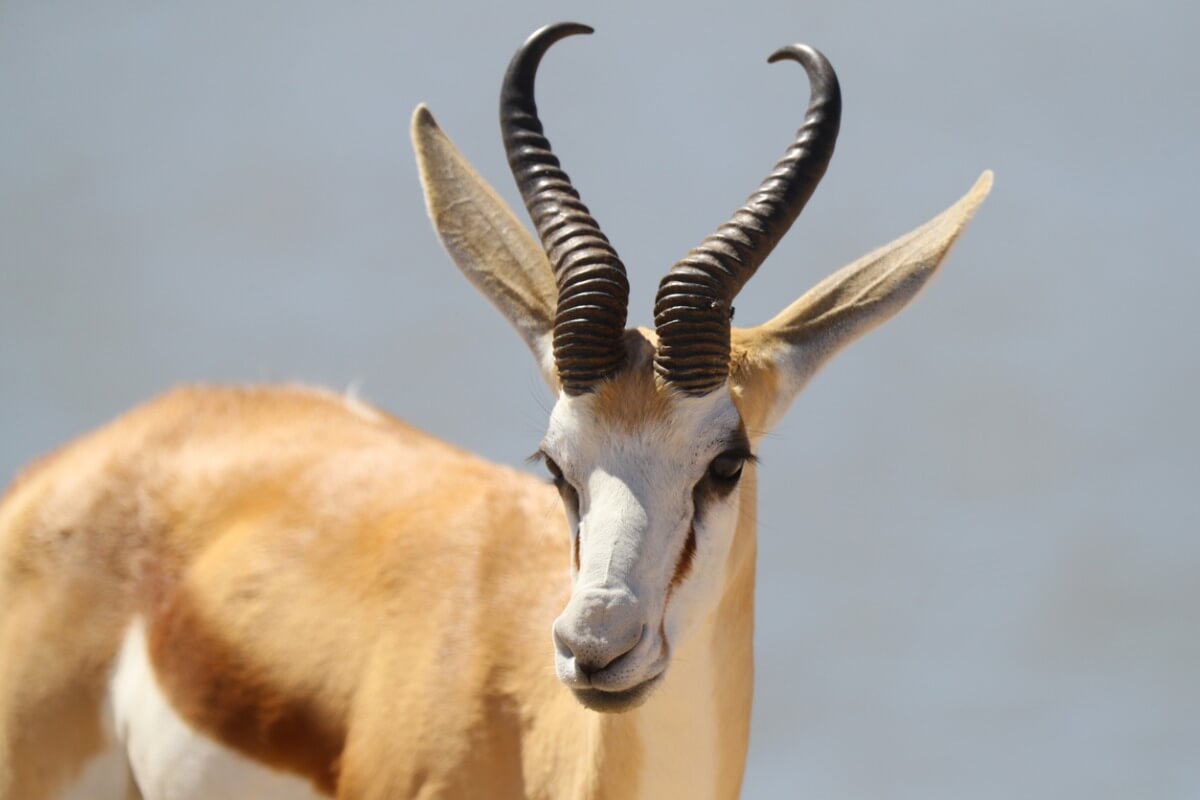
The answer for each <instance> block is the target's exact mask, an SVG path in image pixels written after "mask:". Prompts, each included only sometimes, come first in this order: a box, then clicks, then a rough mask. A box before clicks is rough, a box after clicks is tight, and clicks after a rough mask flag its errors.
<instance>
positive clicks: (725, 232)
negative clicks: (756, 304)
mask: <svg viewBox="0 0 1200 800" xmlns="http://www.w3.org/2000/svg"><path fill="white" fill-rule="evenodd" d="M783 59H789V60H792V61H799V62H800V63H801V64H802V65H803V66H804V70H805V72H807V73H808V81H809V84H810V85H811V97H810V99H809V103H808V111H807V113H806V114H805V116H804V124H803V126H801V128H800V131H799V133H798V134H797V136H796V140H795V141H794V142H793V143H792V146H791V147H789V148H788V149H787V152H786V153H784V156H783V158H782V159H780V161H779V163H777V164H776V165H775V169H774V170H772V171H771V174H770V175H768V176H767V178H766V180H764V181H763V183H762V185H761V186H760V187H759V188H758V191H756V192H755V193H754V194H752V195H750V198H749V199H748V200H747V201H746V204H745V205H743V206H742V207H741V208H739V209H738V210H737V211H735V212H734V214H733V217H732V219H730V220H729V221H728V222H726V223H725V224H724V225H722V226H721V227H719V228H717V232H716V233H714V234H712V235H711V236H709V237H708V238H707V239H705V240H704V241H703V242H701V243H700V246H699V247H697V248H696V249H695V250H692V251H691V252H690V253H688V254H687V256H685V257H684V258H683V260H682V261H680V262H679V263H677V264H676V265H675V266H673V267H672V268H671V270H670V272H668V273H667V275H666V277H665V278H663V279H662V282H661V283H660V284H659V287H658V296H657V297H656V298H655V302H654V326H655V329H656V330H657V331H658V350H657V352H656V353H655V355H654V368H655V370H656V371H657V372H658V374H659V375H660V376H662V378H663V379H664V380H665V381H666V382H667V383H669V384H671V385H673V386H675V387H676V388H677V389H679V390H681V391H683V392H685V393H687V394H692V395H702V394H707V393H708V392H711V391H712V390H714V389H716V388H717V387H719V386H720V385H721V384H722V383H724V382H725V379H726V378H727V377H728V374H729V347H730V342H729V332H730V320H731V318H732V316H733V307H732V305H731V304H732V302H733V298H734V297H735V296H736V295H737V293H738V292H739V291H740V290H741V288H742V286H744V285H745V283H746V281H748V280H750V276H751V275H753V274H754V271H755V270H757V269H758V267H759V265H760V264H762V262H763V261H764V260H765V259H766V257H767V256H768V255H769V254H770V252H771V250H772V249H773V248H774V247H775V245H776V244H778V243H779V240H780V239H782V238H783V235H784V234H785V233H787V230H788V228H790V227H791V225H792V223H793V222H795V220H796V217H797V216H799V215H800V211H801V210H802V209H803V208H804V204H805V203H807V202H808V199H809V198H810V197H811V196H812V193H813V191H814V190H815V189H816V188H817V184H818V183H820V181H821V176H823V175H824V174H825V168H826V167H827V166H829V159H830V158H831V157H832V156H833V146H834V143H835V142H836V141H837V134H838V124H839V121H840V119H841V114H842V94H841V89H840V88H839V87H838V79H837V75H836V74H835V73H834V71H833V67H832V66H831V65H830V64H829V61H828V60H827V59H826V58H825V56H823V55H821V53H820V52H818V51H817V50H815V49H814V48H812V47H808V46H807V45H802V44H793V45H788V46H787V47H781V48H780V49H778V50H776V51H775V52H774V53H773V54H772V55H771V57H770V58H769V59H767V60H768V61H769V62H772V63H774V62H776V61H780V60H783Z"/></svg>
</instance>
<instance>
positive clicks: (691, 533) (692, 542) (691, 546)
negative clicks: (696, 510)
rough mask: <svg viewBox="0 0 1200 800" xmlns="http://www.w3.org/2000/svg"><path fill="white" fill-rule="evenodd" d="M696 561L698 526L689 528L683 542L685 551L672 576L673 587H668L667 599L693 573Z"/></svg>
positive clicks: (681, 553)
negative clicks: (693, 565) (693, 564)
mask: <svg viewBox="0 0 1200 800" xmlns="http://www.w3.org/2000/svg"><path fill="white" fill-rule="evenodd" d="M695 560H696V525H695V523H693V524H691V525H689V526H688V533H687V538H686V539H684V541H683V550H682V551H681V552H680V553H679V560H678V561H676V562H675V574H674V575H672V576H671V585H670V586H668V587H667V597H668V598H669V597H670V596H671V593H672V592H674V591H675V587H676V586H678V585H679V584H681V583H683V581H684V578H686V577H687V576H688V574H689V573H690V572H691V571H692V562H693V561H695Z"/></svg>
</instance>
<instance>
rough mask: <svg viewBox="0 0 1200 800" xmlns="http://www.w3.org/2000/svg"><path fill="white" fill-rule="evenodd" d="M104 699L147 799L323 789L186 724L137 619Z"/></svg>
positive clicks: (271, 797)
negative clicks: (159, 677)
mask: <svg viewBox="0 0 1200 800" xmlns="http://www.w3.org/2000/svg"><path fill="white" fill-rule="evenodd" d="M109 699H110V702H111V707H112V719H113V725H114V733H115V739H116V741H117V742H118V743H119V744H120V745H121V746H122V747H123V749H124V751H125V755H126V756H127V758H128V763H129V769H130V770H131V771H132V773H133V777H134V780H135V781H136V782H137V786H138V788H139V789H140V790H141V794H142V797H143V798H144V799H145V800H213V798H221V800H284V798H286V799H287V800H309V798H314V799H315V798H321V797H323V795H321V794H319V793H318V792H317V791H316V790H315V789H314V788H313V786H312V784H311V783H309V782H308V781H307V780H305V779H303V778H300V777H297V776H295V775H291V774H288V773H285V772H278V771H276V770H273V769H271V768H270V767H267V766H265V765H263V764H261V763H259V762H257V761H253V760H251V759H248V758H246V757H244V756H242V755H241V754H239V753H237V752H235V751H233V750H231V749H229V748H227V747H224V746H223V745H221V744H219V743H218V742H215V741H213V740H212V739H209V738H207V737H206V736H204V735H203V734H201V733H199V732H198V731H196V730H195V729H193V728H192V727H190V726H189V725H188V723H187V722H186V721H184V720H183V719H182V718H181V717H180V716H179V715H178V714H177V713H176V712H175V710H174V709H173V708H172V707H171V705H170V703H168V702H167V698H166V697H165V696H164V695H163V693H162V691H161V690H160V689H159V686H158V682H157V681H156V680H155V678H154V672H153V670H152V669H151V666H150V660H149V656H148V653H147V650H146V631H145V626H144V625H143V623H142V621H141V620H140V619H139V620H135V621H134V623H133V624H132V625H131V626H130V628H129V630H128V632H127V633H126V634H125V640H124V642H123V643H122V645H121V651H120V654H119V655H118V656H117V661H116V664H115V665H114V668H113V672H112V679H111V682H110V684H109ZM92 797H95V798H97V800H99V798H100V797H102V796H100V795H92Z"/></svg>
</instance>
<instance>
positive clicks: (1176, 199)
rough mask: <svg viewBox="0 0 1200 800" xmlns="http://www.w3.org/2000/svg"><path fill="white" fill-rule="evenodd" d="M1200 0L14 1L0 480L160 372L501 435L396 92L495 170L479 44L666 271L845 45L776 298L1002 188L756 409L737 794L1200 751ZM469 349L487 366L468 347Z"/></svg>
mask: <svg viewBox="0 0 1200 800" xmlns="http://www.w3.org/2000/svg"><path fill="white" fill-rule="evenodd" d="M1195 9H1196V7H1195V5H1194V4H1185V3H1183V2H1178V3H1170V2H1157V3H1147V4H1142V5H1140V6H1135V4H1130V3H1112V2H1084V1H1083V0H1078V2H1059V3H1045V2H1031V0H1011V1H1010V2H1003V3H998V2H972V3H953V4H951V3H938V2H934V0H911V1H910V2H905V3H886V4H885V3H865V2H844V1H840V2H837V3H833V2H829V3H815V2H795V0H792V1H791V2H752V3H744V4H739V5H736V6H735V5H734V4H733V3H720V4H713V3H703V2H693V3H683V2H674V3H663V4H649V3H645V2H643V3H636V4H634V3H608V4H605V5H604V6H603V7H601V6H599V5H598V4H596V5H594V6H593V5H592V4H584V3H578V2H522V3H518V4H512V3H494V2H484V0H477V1H476V2H470V3H466V2H463V3H459V2H443V3H441V4H432V3H422V4H405V3H399V2H391V3H341V4H337V5H334V4H319V5H318V4H307V3H295V2H289V3H253V4H250V3H235V2H227V1H223V2H207V3H202V4H201V3H193V4H173V3H172V4H168V3H157V4H152V3H132V2H125V1H124V0H113V1H112V2H106V3H90V2H65V1H64V2H53V3H47V2H34V0H6V1H5V2H0V376H2V384H0V386H2V388H0V481H5V482H6V481H7V480H8V478H10V477H11V476H12V475H13V474H14V473H15V471H16V470H17V469H18V468H19V467H20V466H21V465H22V464H23V463H25V462H27V461H29V460H30V459H32V458H34V457H35V456H37V455H38V454H40V453H43V452H45V451H47V450H48V449H50V448H53V447H54V446H55V445H58V444H59V443H62V442H64V441H66V440H69V439H70V438H72V437H74V436H76V435H77V434H80V433H82V432H84V431H87V430H89V429H91V428H93V427H95V426H97V425H99V424H100V423H102V422H104V421H106V420H108V419H110V418H111V417H113V416H115V415H116V414H118V413H119V412H121V411H122V410H123V409H126V408H128V407H129V406H131V405H133V404H135V403H137V402H139V401H141V400H143V399H145V398H147V397H149V396H151V395H153V394H155V393H157V392H160V391H162V390H163V389H165V388H166V387H168V386H170V385H172V384H175V383H178V382H182V381H213V382H227V381H255V382H258V381H303V382H310V383H318V384H324V385H328V386H331V387H334V388H338V389H341V388H345V387H348V386H351V385H354V386H357V387H359V391H360V392H361V394H362V395H364V396H365V397H366V398H367V399H369V400H371V401H373V402H375V403H377V404H379V405H381V406H382V407H384V408H385V409H387V410H389V411H391V412H393V413H396V414H398V415H400V416H402V417H403V418H405V419H407V420H409V421H410V422H412V423H414V424H416V425H418V426H420V427H422V428H425V429H427V430H429V431H432V432H434V433H436V434H437V435H439V436H442V437H444V438H446V439H448V440H450V441H452V442H455V443H458V444H461V445H463V446H466V447H469V448H472V449H474V450H476V451H478V452H481V453H483V454H484V455H486V456H488V457H490V458H492V459H495V460H497V461H501V462H504V463H508V464H520V463H521V459H522V458H523V457H524V456H525V455H526V454H528V453H529V452H530V451H531V450H532V449H533V448H534V447H535V445H536V443H537V441H538V437H539V436H540V434H541V431H542V426H543V424H544V416H545V414H544V408H545V407H547V406H548V404H549V402H550V398H549V396H548V393H547V392H546V391H545V389H543V388H542V385H541V383H540V381H539V379H538V377H537V375H536V372H535V370H534V368H533V366H532V364H531V361H530V359H529V357H528V355H527V353H526V351H525V350H524V348H523V346H522V345H521V344H520V342H519V340H518V339H517V337H516V336H515V335H513V334H511V333H510V332H509V331H508V329H507V328H506V326H505V325H504V323H503V322H502V321H501V320H500V318H499V317H498V316H497V315H495V314H494V313H493V312H492V311H491V310H490V308H489V307H488V306H487V304H486V303H485V302H484V301H483V300H482V299H481V298H480V297H478V296H477V295H476V294H475V292H474V291H473V290H472V289H471V288H470V286H469V285H468V284H467V282H466V281H465V280H464V279H463V278H462V277H461V276H460V275H459V273H458V272H457V271H456V270H455V268H454V267H453V265H452V264H451V262H450V260H449V259H448V258H447V257H446V256H445V255H444V253H443V252H442V251H441V249H440V247H439V246H438V243H437V241H436V240H435V238H434V235H433V233H432V232H431V230H430V227H429V224H428V221H427V219H426V216H425V211H424V206H423V203H422V200H421V194H420V190H419V186H418V182H417V178H416V171H415V167H414V163H413V159H412V155H411V151H410V146H409V142H408V121H409V115H410V113H411V112H412V109H413V107H414V106H415V105H416V104H417V103H418V102H420V101H425V102H427V103H429V105H430V106H431V108H432V109H433V111H434V112H435V114H436V115H437V116H438V119H439V121H440V122H441V123H442V125H443V126H444V128H445V129H446V130H447V131H448V132H449V134H450V135H451V136H452V137H453V138H454V139H455V140H456V141H457V143H458V144H459V146H460V147H461V148H462V149H463V151H464V152H465V153H466V154H467V155H468V156H469V157H470V158H471V159H472V160H473V162H474V163H475V164H476V166H477V167H478V168H479V169H480V171H481V172H482V173H483V174H484V175H485V176H487V177H488V178H489V179H490V180H491V181H492V182H493V183H494V184H495V185H496V186H497V188H498V189H499V190H500V191H501V193H502V194H503V195H504V196H505V197H506V198H508V199H509V201H510V202H513V203H516V201H517V197H516V193H515V191H514V190H513V187H512V181H511V178H510V177H509V175H508V173H507V170H506V167H505V164H504V161H503V154H502V151H501V146H500V140H499V135H498V133H497V124H496V105H497V88H498V85H499V80H500V76H501V73H502V71H503V68H504V66H505V64H506V63H507V61H508V58H509V57H510V55H511V54H512V52H513V50H514V48H515V47H516V45H517V44H518V43H519V42H520V41H521V40H522V39H523V38H524V37H525V36H526V35H527V34H528V33H529V32H530V31H532V30H533V29H534V28H536V27H538V26H540V25H542V24H544V23H546V22H549V21H555V20H560V19H579V20H580V21H583V22H588V23H590V24H592V25H594V26H596V28H597V34H596V35H595V36H593V37H590V38H587V39H582V38H578V39H572V40H570V41H568V42H564V43H562V44H561V45H559V46H558V47H556V48H555V49H554V51H553V52H552V53H551V54H550V55H549V56H548V57H547V59H546V62H545V64H544V69H543V73H542V76H541V78H540V82H539V101H540V105H541V108H542V112H543V120H544V121H545V123H546V126H547V130H548V132H549V134H550V137H551V139H552V141H553V142H554V145H555V148H556V150H557V152H558V154H559V155H560V156H561V158H562V159H563V163H564V166H565V167H566V169H567V170H568V171H569V172H570V174H571V176H572V177H573V178H574V179H575V183H576V185H577V186H579V187H580V189H581V191H582V193H583V195H584V198H585V200H586V202H587V203H588V204H589V206H590V207H591V209H592V211H593V212H594V213H595V214H596V216H597V218H598V219H600V221H601V222H602V224H603V225H604V228H605V230H606V231H607V232H608V234H609V235H610V237H611V238H612V240H613V241H614V243H616V245H617V247H618V248H619V250H620V252H621V254H622V256H623V257H624V259H625V262H626V263H627V264H628V265H629V268H630V272H631V279H632V282H633V284H634V295H635V300H634V305H633V308H632V311H631V317H632V320H633V321H634V322H637V323H641V324H645V323H648V322H649V320H650V316H651V315H650V305H651V299H652V297H653V291H654V287H655V285H656V283H657V280H658V278H659V276H660V274H661V273H662V272H663V271H664V270H665V269H666V268H667V267H668V266H669V265H670V264H671V263H672V262H673V261H674V260H675V259H676V258H678V257H679V256H681V255H682V254H683V253H684V252H686V251H687V249H688V248H690V247H691V246H692V245H694V244H695V243H697V242H698V241H699V240H700V239H701V238H702V237H703V236H704V235H705V234H706V233H708V232H709V231H710V230H712V229H713V228H714V227H715V226H716V225H717V224H718V223H720V222H721V221H722V220H724V219H725V218H726V216H727V215H728V214H729V212H730V211H732V209H733V208H734V207H735V206H736V205H737V204H739V203H740V202H741V201H742V200H743V199H744V197H745V195H746V194H747V193H748V192H749V191H750V190H751V189H752V188H753V187H755V186H757V184H758V182H759V180H760V179H761V178H762V177H763V175H765V174H766V172H767V171H768V169H769V168H770V166H771V165H772V164H773V163H774V161H775V159H776V158H777V157H778V156H779V155H780V154H781V153H782V151H783V148H784V147H785V146H786V144H787V143H788V141H789V137H790V136H791V135H792V134H793V132H794V130H795V128H796V127H797V125H798V124H799V122H800V119H801V116H802V114H803V107H804V104H805V101H806V98H807V87H806V84H805V81H804V76H803V72H802V71H801V70H800V69H799V67H797V66H796V65H794V64H784V65H774V66H768V65H767V64H766V63H765V58H766V56H767V55H768V54H769V53H770V52H771V51H772V50H774V49H775V48H776V47H778V46H779V45H781V44H784V43H787V42H791V41H805V42H809V43H811V44H815V45H817V46H818V47H820V48H822V49H823V50H824V51H825V52H826V54H827V55H828V56H829V57H830V59H831V60H832V61H833V63H834V64H835V65H836V67H837V69H838V71H839V73H840V76H841V79H842V87H843V91H844V95H845V115H844V118H843V121H842V131H843V133H842V138H841V141H840V143H839V145H838V153H837V156H836V157H835V159H834V162H833V166H832V167H831V169H830V171H829V173H828V175H827V177H826V180H825V183H824V185H823V187H822V188H821V190H819V191H818V193H817V195H816V196H815V198H814V200H813V201H812V203H811V204H810V206H809V209H808V210H807V211H806V212H805V214H804V216H803V218H802V219H801V221H800V222H799V223H798V224H797V225H796V227H795V228H794V230H793V232H792V234H791V235H790V236H789V237H788V239H787V240H785V242H784V243H783V245H781V246H780V247H779V248H778V250H777V251H776V253H775V255H774V256H773V257H772V258H771V259H770V260H769V261H768V262H767V264H766V265H765V266H764V268H763V269H762V270H761V271H760V273H759V275H758V276H757V277H756V278H755V279H754V281H752V282H751V283H750V284H749V286H748V287H747V289H746V291H745V292H744V293H743V295H742V296H741V298H740V299H739V301H738V303H737V306H738V321H739V322H740V323H741V324H750V323H754V322H758V321H762V320H764V319H766V318H768V317H769V316H771V315H773V314H774V313H775V312H776V311H777V310H779V309H780V308H782V307H783V306H784V305H785V304H786V303H787V302H789V301H791V300H792V299H793V298H795V297H797V296H798V295H799V294H800V293H801V292H802V291H803V290H805V289H806V288H808V286H809V285H811V284H812V283H814V282H815V281H816V280H818V279H819V278H820V277H822V276H823V275H825V274H826V273H827V272H829V271H830V270H832V269H833V268H835V267H837V266H840V265H841V264H843V263H845V262H847V261H849V260H851V259H853V258H855V257H857V256H858V255H860V254H861V253H863V252H865V251H866V250H868V249H871V248H873V247H875V246H877V245H879V244H882V243H883V242H885V241H888V240H890V239H892V238H894V237H895V236H897V235H899V234H901V233H903V232H905V231H907V230H909V229H910V228H912V227H915V226H916V225H917V224H919V223H921V222H923V221H924V220H926V219H927V218H929V217H930V216H932V215H933V214H934V213H936V212H938V211H940V210H941V209H942V208H943V207H945V206H946V205H948V204H949V203H950V202H952V201H953V200H954V199H956V198H957V197H958V196H959V195H960V194H961V193H962V192H963V191H965V190H966V189H967V188H968V187H969V186H970V185H971V183H972V181H974V179H975V178H976V176H977V175H978V174H979V172H980V171H981V170H982V169H983V168H992V169H994V170H995V172H996V188H995V190H994V192H993V194H992V197H991V199H990V200H989V201H988V202H987V203H986V204H985V205H984V207H983V209H982V210H981V212H980V214H979V216H978V217H977V219H976V221H975V222H974V224H973V225H972V227H971V228H970V229H969V230H968V232H967V234H966V235H965V237H964V238H963V240H962V241H961V243H960V244H959V245H958V247H957V248H956V249H955V251H954V253H953V255H952V257H951V259H950V260H949V262H948V264H947V267H946V269H945V270H944V272H943V274H942V275H941V276H940V277H939V279H938V280H937V281H935V283H934V284H933V286H932V287H931V288H930V289H929V291H927V292H926V294H925V295H923V296H922V297H921V298H920V299H919V300H918V301H917V302H916V304H915V305H914V306H913V307H912V308H910V309H909V310H908V311H907V312H906V313H905V314H904V315H902V316H901V317H900V318H899V319H897V320H896V321H894V322H892V323H891V324H889V325H888V326H887V327H885V328H884V329H882V330H881V331H878V332H876V333H875V334H873V335H872V336H870V337H869V338H868V339H866V340H864V341H863V342H861V343H860V344H858V345H857V346H856V347H854V348H853V349H851V350H850V351H848V352H847V353H846V354H845V355H844V356H843V357H842V358H841V359H839V360H837V361H835V362H834V364H833V365H832V366H831V367H829V368H828V369H827V370H826V371H825V372H824V373H823V374H822V375H820V376H819V377H818V378H817V380H816V381H815V382H814V383H813V385H812V386H811V387H810V388H809V390H808V391H807V393H806V394H805V395H804V396H802V398H801V399H800V401H799V402H798V403H797V404H796V407H795V408H794V409H793V410H792V413H791V414H790V416H789V417H788V419H787V420H786V422H785V423H784V424H783V425H782V426H781V427H780V428H779V429H778V430H777V432H776V433H775V434H774V435H772V436H771V437H770V438H769V439H768V440H767V441H765V442H764V444H763V446H762V452H761V455H762V459H763V468H762V481H763V488H762V498H763V500H762V507H761V509H760V514H759V516H760V519H761V530H760V553H761V556H760V582H759V588H758V592H759V594H758V596H759V616H758V633H757V636H758V639H757V641H758V645H757V656H758V661H757V663H758V672H757V681H758V682H757V699H756V705H755V717H754V730H753V739H752V743H751V753H750V763H749V770H748V774H747V778H746V785H745V796H746V797H749V798H774V797H819V798H879V797H888V798H1014V797H1022V798H1034V797H1036V798H1062V797H1071V798H1110V797H1111V798H1132V797H1138V798H1141V797H1155V798H1195V797H1198V796H1200V683H1198V678H1200V624H1198V623H1200V613H1198V608H1197V604H1198V603H1200V584H1198V577H1197V576H1198V573H1200V536H1198V535H1197V534H1198V533H1200V524H1198V523H1200V519H1198V517H1200V514H1198V512H1197V502H1196V499H1195V496H1196V486H1195V484H1196V479H1197V476H1198V475H1200V463H1198V462H1200V455H1198V453H1200V422H1198V421H1197V417H1196V402H1197V401H1196V393H1197V389H1198V388H1200V358H1198V357H1197V355H1196V351H1195V346H1196V342H1197V339H1198V335H1200V324H1198V323H1197V321H1196V318H1195V313H1194V310H1195V307H1196V302H1197V297H1200V274H1198V273H1200V268H1198V267H1200V265H1198V264H1197V258H1196V255H1195V233H1194V229H1195V227H1196V220H1195V215H1196V211H1197V202H1196V187H1197V186H1200V155H1198V153H1197V139H1198V135H1200V124H1198V122H1200V111H1198V108H1200V105H1198V103H1197V94H1196V85H1197V83H1198V82H1200V81H1198V79H1200V68H1198V67H1197V62H1196V58H1195V53H1194V50H1193V51H1192V52H1189V47H1190V48H1194V39H1195V34H1196V32H1197V30H1200V21H1198V16H1200V15H1198V13H1197V12H1196V10H1195ZM467 363H469V364H470V365H471V369H470V373H471V376H472V378H473V379H472V380H470V381H468V380H467V379H466V378H465V377H464V374H463V370H462V365H463V364H467Z"/></svg>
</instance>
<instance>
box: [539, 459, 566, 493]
mask: <svg viewBox="0 0 1200 800" xmlns="http://www.w3.org/2000/svg"><path fill="white" fill-rule="evenodd" d="M542 460H543V461H545V462H546V471H547V472H549V473H550V479H551V480H553V481H554V485H555V486H557V487H558V488H560V489H561V488H562V486H563V484H564V483H566V481H567V479H566V478H564V477H563V471H562V469H560V468H559V466H558V464H556V463H554V459H553V458H551V457H550V456H543V458H542Z"/></svg>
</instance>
